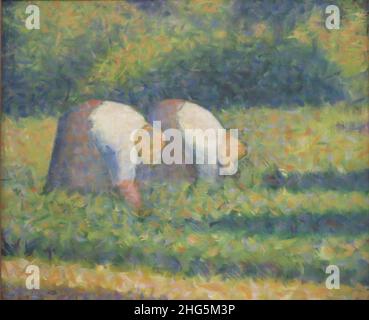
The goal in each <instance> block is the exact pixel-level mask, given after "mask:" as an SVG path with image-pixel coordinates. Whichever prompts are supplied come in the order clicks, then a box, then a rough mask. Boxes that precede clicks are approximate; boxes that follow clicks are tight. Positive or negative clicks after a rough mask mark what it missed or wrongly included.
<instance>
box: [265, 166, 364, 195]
mask: <svg viewBox="0 0 369 320" xmlns="http://www.w3.org/2000/svg"><path fill="white" fill-rule="evenodd" d="M263 182H264V186H265V187H269V188H287V189H288V190H291V191H303V190H308V189H318V190H321V189H325V190H337V191H361V192H369V169H365V170H359V171H352V172H349V173H340V172H338V171H335V170H331V171H324V172H311V173H305V174H301V173H298V172H292V173H290V174H288V175H287V176H285V175H283V174H282V172H281V171H279V170H278V169H276V170H274V171H273V172H271V173H269V174H266V175H265V176H264V178H263Z"/></svg>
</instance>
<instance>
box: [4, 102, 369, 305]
mask: <svg viewBox="0 0 369 320" xmlns="http://www.w3.org/2000/svg"><path fill="white" fill-rule="evenodd" d="M218 116H219V118H220V119H221V120H222V122H223V124H224V125H225V126H226V127H227V128H238V129H239V130H240V133H241V136H240V138H241V139H242V141H244V142H246V143H247V144H248V146H249V151H250V153H249V156H248V159H246V160H245V161H243V162H242V163H240V174H239V176H238V178H236V179H235V178H225V179H224V181H223V183H221V184H219V185H216V186H213V185H207V184H205V183H203V182H201V181H200V182H198V183H197V184H196V185H193V186H189V185H184V186H182V188H180V189H178V190H177V191H175V192H172V191H171V192H168V186H163V185H162V186H159V185H157V186H152V187H151V188H150V190H147V192H145V202H146V208H147V209H146V211H145V214H144V215H142V216H137V215H135V214H134V213H133V212H131V211H130V210H129V208H128V206H127V205H126V204H125V203H124V200H122V199H120V198H119V197H118V196H116V195H86V196H83V195H80V194H77V193H76V194H67V193H66V192H64V191H55V192H52V193H50V194H48V195H43V194H41V191H42V188H43V184H44V182H45V177H46V173H47V169H48V164H49V160H50V156H51V150H52V145H53V139H54V135H55V130H56V122H57V120H56V119H55V118H43V119H40V118H25V119H20V120H17V121H16V120H14V119H11V118H4V119H3V122H2V135H3V144H2V160H3V161H2V166H3V167H2V169H3V179H4V180H3V183H2V201H1V206H2V229H3V230H2V231H3V232H2V236H3V239H2V240H3V241H4V244H3V255H4V256H6V261H11V260H12V259H19V258H26V259H40V261H49V262H48V263H52V264H58V263H59V264H66V263H78V264H81V265H84V266H86V267H89V268H95V266H96V265H108V266H113V267H114V268H117V269H119V270H126V271H127V272H128V271H129V272H134V270H136V269H137V268H146V269H147V270H150V274H156V273H158V274H165V275H166V277H169V278H170V277H178V276H180V277H183V279H185V280H184V281H186V279H188V281H192V282H193V281H195V280H193V279H199V278H201V279H204V278H205V279H212V278H213V277H217V279H218V280H217V281H221V282H222V281H224V282H227V281H240V283H241V282H242V281H245V279H249V280H250V279H251V280H252V281H257V282H258V283H259V284H261V283H263V281H264V280H265V283H267V282H270V281H276V282H280V283H284V282H286V281H287V282H291V281H292V282H294V283H295V284H296V283H297V284H296V288H295V289H296V290H310V289H311V286H312V284H313V285H314V286H315V287H316V288H320V287H322V288H325V285H324V283H325V279H326V277H327V274H325V268H326V267H327V266H328V265H332V264H335V265H337V266H339V267H340V275H341V283H342V285H344V286H346V289H345V290H342V291H341V292H337V293H335V297H339V298H360V297H361V298H363V297H365V296H366V297H367V292H368V288H367V286H368V285H369V210H368V208H369V198H368V191H369V179H368V167H369V166H368V165H369V163H368V159H369V144H368V134H367V133H365V132H360V131H359V130H357V129H356V128H357V127H359V126H360V125H362V124H364V123H366V122H367V121H368V109H367V108H352V107H350V108H349V107H345V106H344V105H336V106H325V107H321V108H310V107H304V108H297V109H292V110H283V109H278V110H277V109H267V108H258V109H241V108H238V107H234V108H232V109H228V110H227V111H220V112H218ZM146 269H145V270H146ZM7 279H8V278H6V279H5V280H7ZM271 279H272V280H271ZM8 280H9V285H11V277H9V279H8ZM198 281H199V280H198ZM209 281H210V280H209ZM308 284H309V285H308ZM66 285H67V284H66ZM357 286H364V287H363V288H364V289H363V288H362V289H360V290H361V291H360V292H361V293H360V294H359V295H357V294H355V292H356V291H355V290H356V289H355V288H357ZM226 288H227V286H226V287H224V290H227V289H226ZM347 288H351V290H349V289H347ZM110 290H114V288H110ZM188 290H191V289H188ZM222 290H223V289H222ZM240 290H241V289H240ZM311 290H312V289H311ZM313 291H314V290H312V291H311V292H313ZM338 291H339V290H338ZM356 293H357V292H356ZM154 296H155V295H154ZM200 296H201V295H200ZM201 297H203V296H201ZM223 297H224V296H223ZM245 297H246V296H245ZM268 297H269V298H270V296H268ZM272 297H273V296H272ZM275 297H278V295H275ZM286 297H287V298H288V295H287V296H286ZM310 297H312V298H314V297H315V298H317V297H319V298H329V297H331V294H328V293H326V295H325V294H319V295H314V293H312V295H311V296H310Z"/></svg>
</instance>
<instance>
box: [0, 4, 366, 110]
mask: <svg viewBox="0 0 369 320" xmlns="http://www.w3.org/2000/svg"><path fill="white" fill-rule="evenodd" d="M150 3H151V5H150ZM27 4H28V3H27V2H25V1H24V2H23V1H16V2H5V3H4V9H3V10H4V15H3V16H4V35H3V40H4V46H3V58H4V71H3V81H4V84H5V87H4V96H3V101H4V110H5V112H6V113H8V114H13V115H17V116H19V115H20V116H26V115H33V114H36V113H43V114H45V113H48V114H55V113H57V112H60V111H64V110H65V109H66V108H69V107H70V106H72V105H74V104H76V103H78V102H82V101H84V100H86V99H88V98H95V99H96V98H97V99H110V100H117V101H121V102H126V103H129V104H132V105H135V106H138V107H140V108H143V109H148V108H150V106H151V105H152V103H154V102H155V101H157V100H160V99H163V98H185V99H189V100H194V101H196V102H198V103H200V104H201V105H204V106H206V107H208V108H226V107H228V106H230V105H234V104H239V105H242V106H243V107H247V106H260V105H270V106H273V107H279V106H286V105H304V104H310V105H316V106H318V105H320V104H322V103H326V102H329V103H335V102H337V101H340V100H346V101H347V102H349V103H350V104H358V103H359V104H362V103H365V101H366V99H367V90H368V82H367V76H368V74H367V72H368V65H367V59H366V50H367V37H366V14H365V13H366V12H365V1H339V2H338V3H337V4H338V5H339V6H340V8H341V12H342V26H341V29H340V30H338V31H337V30H334V31H330V30H326V29H325V27H324V19H325V17H324V8H325V5H326V3H325V2H324V1H319V0H305V1H298V2H296V1H290V0H284V1H277V2H274V1H266V0H263V1H256V2H254V1H240V0H215V1H205V0H191V1H175V0H171V1H169V0H166V1H165V0H159V1H155V2H147V1H146V2H145V1H133V0H132V1H117V2H109V1H104V2H103V1H89V2H79V1H67V2H58V1H40V2H37V1H36V2H34V4H37V5H39V7H40V14H41V29H40V30H27V29H26V28H25V26H24V21H25V19H26V17H27V15H26V14H25V8H26V6H27Z"/></svg>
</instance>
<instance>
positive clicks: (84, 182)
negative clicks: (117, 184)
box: [45, 100, 112, 193]
mask: <svg viewBox="0 0 369 320" xmlns="http://www.w3.org/2000/svg"><path fill="white" fill-rule="evenodd" d="M101 104H102V101H99V100H90V101H88V102H86V103H84V104H82V105H80V106H78V107H77V108H75V109H72V110H71V111H69V112H67V113H66V114H65V115H63V116H62V117H61V118H60V120H59V123H58V129H57V133H56V138H55V143H54V149H53V152H52V157H51V162H50V168H49V173H48V178H47V182H46V185H45V191H46V192H49V191H51V190H53V189H55V188H64V189H67V190H71V191H74V190H77V191H80V192H83V193H86V192H107V191H110V190H111V189H112V182H111V178H110V176H109V170H108V167H107V165H106V163H105V162H104V161H103V159H102V157H101V154H100V152H99V150H98V149H97V147H96V144H95V142H94V141H92V140H91V134H90V126H91V123H90V121H89V116H90V114H91V112H92V111H93V110H95V109H96V107H98V106H99V105H101Z"/></svg>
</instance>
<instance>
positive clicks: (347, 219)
mask: <svg viewBox="0 0 369 320" xmlns="http://www.w3.org/2000/svg"><path fill="white" fill-rule="evenodd" d="M210 226H211V228H212V229H213V230H219V231H220V230H222V231H226V230H232V231H236V230H239V231H241V230H243V231H245V232H246V233H247V234H250V235H257V234H269V235H271V234H275V235H279V236H286V237H290V236H302V235H319V236H324V235H359V234H366V233H368V230H369V215H368V214H367V213H365V212H357V213H345V214H340V213H326V214H324V215H318V214H312V213H303V214H299V215H293V216H280V217H275V216H271V215H263V216H255V217H239V216H236V215H229V216H227V217H225V218H222V219H220V220H217V221H214V222H212V223H210Z"/></svg>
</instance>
